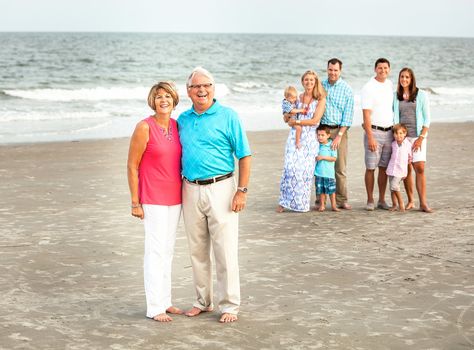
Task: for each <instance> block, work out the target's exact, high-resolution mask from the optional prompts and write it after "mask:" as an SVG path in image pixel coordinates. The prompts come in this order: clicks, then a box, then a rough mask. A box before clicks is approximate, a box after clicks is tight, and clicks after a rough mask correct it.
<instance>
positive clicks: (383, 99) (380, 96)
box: [361, 58, 393, 211]
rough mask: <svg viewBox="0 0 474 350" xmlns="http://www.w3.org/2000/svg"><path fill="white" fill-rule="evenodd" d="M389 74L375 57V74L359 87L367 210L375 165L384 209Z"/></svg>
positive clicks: (390, 118)
mask: <svg viewBox="0 0 474 350" xmlns="http://www.w3.org/2000/svg"><path fill="white" fill-rule="evenodd" d="M389 74H390V62H389V61H388V60H387V59H386V58H379V59H378V60H377V61H376V62H375V77H373V78H371V79H370V80H369V81H368V82H367V83H366V84H365V85H364V87H363V88H362V93H361V104H362V114H363V118H364V124H363V126H364V130H365V135H364V148H365V168H366V170H365V189H366V191H367V206H366V209H367V210H370V211H371V210H374V209H375V201H374V193H373V192H374V185H375V169H376V168H377V167H378V168H379V171H378V177H377V183H378V187H379V200H378V203H377V208H380V209H388V208H389V206H388V204H387V203H386V202H385V189H386V188H387V174H386V173H385V170H386V169H387V165H388V162H389V160H390V155H391V153H392V141H393V134H392V126H393V111H392V104H393V84H392V82H391V81H390V80H388V79H387V77H388V75H389Z"/></svg>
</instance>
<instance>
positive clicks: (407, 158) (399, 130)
mask: <svg viewBox="0 0 474 350" xmlns="http://www.w3.org/2000/svg"><path fill="white" fill-rule="evenodd" d="M392 132H393V138H394V139H395V140H394V141H393V142H392V155H391V157H390V162H389V163H388V167H387V170H386V173H387V175H388V179H389V183H390V191H391V194H392V207H391V208H389V210H390V211H394V210H397V202H398V208H399V210H400V211H405V205H404V204H403V198H402V194H401V193H400V183H401V182H402V181H403V179H405V178H406V176H407V173H408V164H410V163H411V159H412V149H411V148H412V145H411V143H410V141H408V139H407V138H406V136H407V132H408V130H407V128H406V126H405V125H403V124H395V125H394V126H393V128H392Z"/></svg>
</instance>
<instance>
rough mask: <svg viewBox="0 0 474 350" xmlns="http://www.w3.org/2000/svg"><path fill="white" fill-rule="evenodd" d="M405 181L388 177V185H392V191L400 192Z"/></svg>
mask: <svg viewBox="0 0 474 350" xmlns="http://www.w3.org/2000/svg"><path fill="white" fill-rule="evenodd" d="M402 181H403V177H397V176H390V175H389V176H388V183H389V184H390V191H394V192H400V184H401V183H402Z"/></svg>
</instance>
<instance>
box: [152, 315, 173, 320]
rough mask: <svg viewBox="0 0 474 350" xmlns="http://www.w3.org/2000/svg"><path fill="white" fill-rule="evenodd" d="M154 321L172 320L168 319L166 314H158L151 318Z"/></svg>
mask: <svg viewBox="0 0 474 350" xmlns="http://www.w3.org/2000/svg"><path fill="white" fill-rule="evenodd" d="M153 319H154V320H155V321H158V322H171V321H173V319H172V318H171V317H169V316H168V315H167V314H158V315H156V316H155V317H153Z"/></svg>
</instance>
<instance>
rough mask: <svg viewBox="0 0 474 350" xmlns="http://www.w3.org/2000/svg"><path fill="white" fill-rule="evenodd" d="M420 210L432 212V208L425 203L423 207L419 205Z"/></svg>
mask: <svg viewBox="0 0 474 350" xmlns="http://www.w3.org/2000/svg"><path fill="white" fill-rule="evenodd" d="M420 210H421V211H423V212H425V213H432V212H433V209H431V208H430V207H429V206H427V205H426V206H423V207H421V206H420Z"/></svg>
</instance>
